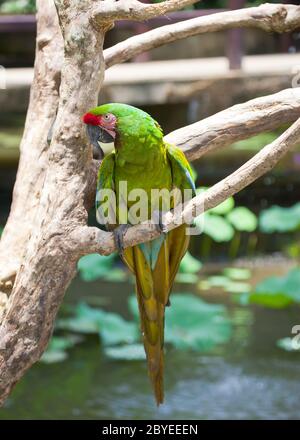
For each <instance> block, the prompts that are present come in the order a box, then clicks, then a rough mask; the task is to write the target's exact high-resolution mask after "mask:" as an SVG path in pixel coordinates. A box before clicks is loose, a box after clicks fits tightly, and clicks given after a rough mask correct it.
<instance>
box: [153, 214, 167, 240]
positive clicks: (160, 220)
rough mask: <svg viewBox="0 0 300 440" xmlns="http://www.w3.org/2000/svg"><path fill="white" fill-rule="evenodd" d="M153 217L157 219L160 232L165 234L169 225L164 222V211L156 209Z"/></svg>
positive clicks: (157, 227) (156, 222)
mask: <svg viewBox="0 0 300 440" xmlns="http://www.w3.org/2000/svg"><path fill="white" fill-rule="evenodd" d="M153 219H154V221H155V226H156V229H157V230H158V232H159V233H160V234H164V235H165V236H166V235H167V233H168V230H167V227H166V225H165V224H164V222H163V212H162V211H155V212H153Z"/></svg>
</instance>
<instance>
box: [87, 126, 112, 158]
mask: <svg viewBox="0 0 300 440" xmlns="http://www.w3.org/2000/svg"><path fill="white" fill-rule="evenodd" d="M87 134H88V136H89V138H90V141H91V144H92V145H93V146H94V147H95V148H96V150H97V151H99V153H100V154H99V156H100V157H99V159H103V158H104V152H103V150H102V148H101V147H100V145H99V142H103V143H112V142H114V141H115V133H114V132H112V131H110V130H106V129H105V128H102V127H100V126H99V125H91V124H88V125H87Z"/></svg>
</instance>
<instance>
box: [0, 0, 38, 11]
mask: <svg viewBox="0 0 300 440" xmlns="http://www.w3.org/2000/svg"><path fill="white" fill-rule="evenodd" d="M35 11H36V6H35V0H6V1H4V2H3V3H2V5H1V6H0V12H2V13H4V14H29V13H34V12H35Z"/></svg>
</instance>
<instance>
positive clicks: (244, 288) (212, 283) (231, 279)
mask: <svg viewBox="0 0 300 440" xmlns="http://www.w3.org/2000/svg"><path fill="white" fill-rule="evenodd" d="M243 270H245V272H244V273H243ZM236 271H237V272H235V268H227V269H224V270H223V271H222V274H221V275H212V276H210V277H207V278H206V279H205V280H201V281H200V282H199V284H198V287H199V289H200V290H209V289H214V288H219V289H223V290H224V291H225V292H228V293H243V292H248V291H249V290H250V289H251V286H250V284H248V283H246V282H242V281H243V280H245V279H246V271H247V269H236ZM239 271H241V272H239ZM238 276H239V277H240V278H237V277H238ZM242 276H244V278H242ZM249 276H250V275H249Z"/></svg>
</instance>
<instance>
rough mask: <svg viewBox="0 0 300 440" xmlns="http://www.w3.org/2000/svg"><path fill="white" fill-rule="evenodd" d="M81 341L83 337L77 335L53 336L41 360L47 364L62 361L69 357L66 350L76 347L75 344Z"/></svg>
mask: <svg viewBox="0 0 300 440" xmlns="http://www.w3.org/2000/svg"><path fill="white" fill-rule="evenodd" d="M81 341H82V338H81V337H80V336H76V335H65V336H53V337H52V338H51V340H50V342H49V344H48V347H47V350H46V351H45V353H44V354H43V355H42V357H41V359H40V361H41V362H44V363H46V364H52V363H56V362H62V361H64V360H65V359H66V358H67V357H68V353H67V351H66V350H68V349H69V348H72V347H74V345H76V344H78V343H79V342H81Z"/></svg>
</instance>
